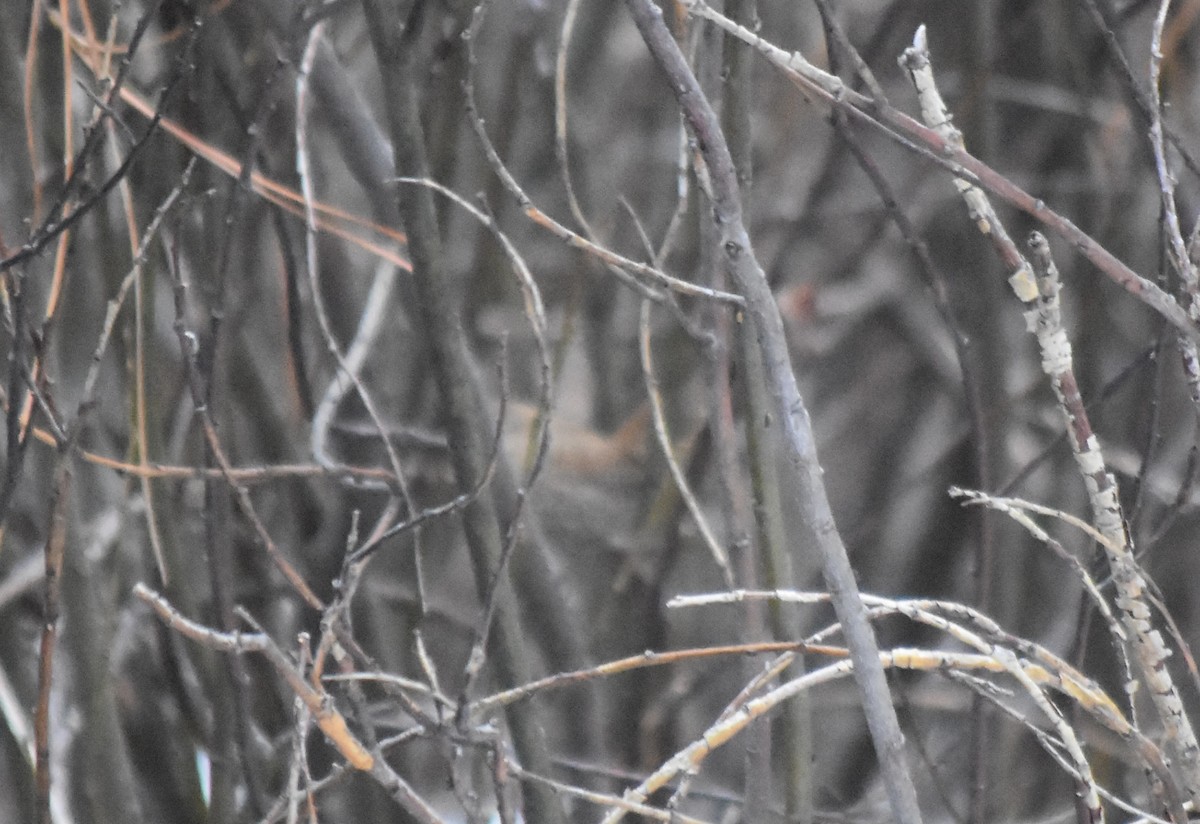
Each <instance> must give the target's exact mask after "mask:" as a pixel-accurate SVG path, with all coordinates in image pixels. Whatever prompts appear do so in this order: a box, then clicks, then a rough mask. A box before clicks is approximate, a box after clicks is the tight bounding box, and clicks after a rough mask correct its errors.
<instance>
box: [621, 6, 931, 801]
mask: <svg viewBox="0 0 1200 824" xmlns="http://www.w3.org/2000/svg"><path fill="white" fill-rule="evenodd" d="M627 6H628V8H629V10H630V12H631V13H632V15H633V18H634V21H635V22H636V24H637V27H638V31H639V32H640V33H641V35H642V39H643V40H644V41H645V42H646V45H647V46H648V47H649V49H650V52H651V54H652V55H653V57H654V59H655V61H656V62H657V63H658V65H659V68H660V69H661V70H662V72H663V74H664V75H665V76H666V79H667V81H668V82H669V84H670V86H671V90H672V92H674V94H675V96H676V98H677V100H678V101H679V105H680V107H681V108H682V110H683V113H684V116H685V117H686V118H687V121H688V124H689V126H690V127H691V129H692V132H693V133H694V135H695V137H696V140H697V145H698V147H699V149H700V152H701V153H702V155H703V157H704V161H705V164H706V165H707V168H708V173H709V179H710V181H711V183H712V192H713V201H712V208H713V220H714V222H715V224H716V226H717V229H718V231H719V232H720V239H721V249H722V251H723V254H724V265H725V267H726V270H727V271H728V273H729V275H730V277H731V278H732V280H733V282H734V283H735V284H736V285H737V287H738V289H739V290H740V291H741V292H742V294H743V296H744V298H745V300H746V309H747V311H748V312H749V314H750V317H751V319H752V320H753V322H754V326H755V330H756V333H757V335H758V343H759V349H760V353H761V356H762V358H763V360H764V363H765V366H766V374H767V385H768V386H769V387H770V390H771V394H772V396H773V401H774V406H775V413H776V414H777V415H778V416H779V420H780V423H781V425H782V431H783V439H784V447H785V450H786V456H787V462H786V466H787V469H788V478H787V481H788V485H789V487H790V489H789V491H790V492H791V498H792V499H791V500H790V501H789V503H790V504H792V505H793V506H795V508H796V511H797V513H798V514H799V516H800V518H799V520H800V525H801V534H800V535H798V536H797V539H798V541H799V542H800V543H802V544H804V545H807V546H812V547H815V548H816V550H817V551H818V552H819V553H820V555H821V560H822V563H823V565H824V571H825V580H826V584H827V585H828V586H829V589H830V591H831V593H832V596H833V602H834V608H835V610H836V612H837V615H838V618H839V620H840V621H841V623H842V626H843V629H844V632H845V635H846V642H847V646H848V647H849V649H850V654H851V658H852V660H853V662H854V676H855V680H856V681H857V682H858V686H859V689H860V691H861V694H862V698H863V709H864V711H865V713H866V717H867V725H868V727H869V728H870V731H871V738H872V741H873V742H874V744H875V750H876V753H877V754H878V757H879V761H880V766H881V769H882V773H883V778H884V783H885V785H886V787H887V792H888V799H889V801H890V802H891V806H892V813H893V815H894V816H895V817H896V820H897V821H899V822H901V824H917V822H920V821H921V813H920V809H919V807H918V806H917V792H916V788H915V787H914V786H913V783H912V778H911V776H910V775H909V770H908V764H907V763H906V762H905V755H904V736H903V734H902V733H901V732H900V724H899V721H898V720H897V718H896V710H895V708H894V707H893V706H892V703H891V695H890V694H889V691H888V686H887V680H886V677H885V675H884V671H883V666H882V664H881V663H880V660H879V647H878V644H877V643H876V640H875V635H874V632H873V631H872V629H871V627H870V624H869V623H868V621H867V615H866V610H865V608H864V607H863V604H862V598H861V596H860V595H859V591H858V584H857V583H856V582H855V580H854V572H853V570H852V569H851V567H850V559H849V558H848V556H847V555H846V547H845V545H844V544H843V543H842V539H841V535H840V534H839V533H838V529H837V525H836V523H835V522H834V520H833V512H832V510H831V509H830V506H829V499H828V497H827V494H826V490H825V484H824V481H823V479H822V471H821V465H820V462H819V460H818V457H817V451H816V443H815V440H814V435H813V431H812V426H811V423H810V420H809V417H808V411H807V409H806V408H805V404H804V399H803V398H802V397H801V395H800V390H799V388H798V387H797V385H796V377H795V375H794V374H793V372H792V365H791V360H790V357H789V355H788V349H787V341H786V339H785V337H784V330H783V320H782V319H781V318H780V315H779V307H778V305H777V304H776V303H775V300H774V297H773V296H772V295H771V290H770V287H769V286H768V285H767V280H766V275H765V274H764V273H763V271H762V268H761V267H760V266H759V264H758V261H757V260H756V259H755V257H754V251H753V247H752V246H751V243H750V236H749V234H748V233H747V231H746V227H745V225H744V223H743V220H742V207H741V199H740V196H739V195H738V189H737V179H736V172H735V169H734V166H733V161H732V158H731V157H730V154H729V149H728V146H727V145H726V143H725V137H724V135H723V134H722V132H721V129H720V126H719V124H718V121H717V117H716V113H715V112H714V111H713V110H712V107H711V106H710V105H709V103H708V101H707V99H706V98H705V96H704V93H703V92H702V90H701V89H700V87H699V85H698V84H697V83H696V79H695V77H694V76H693V75H692V73H691V70H690V69H689V68H688V66H687V61H686V59H685V58H684V56H683V53H682V52H681V51H680V50H679V47H678V45H677V44H676V43H675V41H674V39H673V38H672V37H671V35H670V32H669V31H668V30H667V27H666V25H665V24H664V22H663V19H662V12H661V10H660V9H658V7H657V6H655V5H653V4H652V3H650V2H649V0H627Z"/></svg>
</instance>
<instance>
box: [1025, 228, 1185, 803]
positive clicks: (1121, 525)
mask: <svg viewBox="0 0 1200 824" xmlns="http://www.w3.org/2000/svg"><path fill="white" fill-rule="evenodd" d="M1029 251H1030V258H1031V261H1032V263H1033V268H1034V271H1035V272H1036V273H1037V283H1038V294H1037V298H1036V301H1034V302H1027V303H1030V304H1031V308H1030V309H1029V310H1028V311H1027V312H1026V320H1027V323H1028V324H1029V327H1030V329H1031V330H1032V331H1033V332H1034V333H1035V334H1036V336H1037V339H1038V345H1039V346H1040V347H1041V350H1042V370H1043V371H1044V372H1045V373H1046V376H1047V377H1048V378H1050V384H1051V386H1052V387H1053V388H1054V396H1055V397H1056V398H1057V399H1058V404H1059V407H1060V409H1061V410H1062V413H1063V416H1064V417H1065V419H1066V423H1067V430H1068V433H1069V435H1070V438H1069V440H1070V442H1071V451H1072V453H1073V454H1074V455H1075V463H1076V464H1077V465H1078V467H1079V472H1080V474H1081V475H1082V476H1083V481H1084V485H1085V486H1086V487H1087V492H1088V501H1089V502H1090V504H1091V509H1092V521H1093V523H1094V524H1095V527H1096V529H1097V530H1098V531H1099V532H1100V534H1101V536H1102V537H1103V540H1102V541H1101V542H1100V544H1101V546H1102V547H1103V548H1104V550H1105V554H1106V556H1107V557H1108V563H1109V567H1110V568H1111V569H1112V574H1113V581H1114V582H1115V584H1116V587H1117V606H1118V608H1119V609H1120V615H1121V622H1122V624H1123V625H1124V627H1125V631H1126V633H1128V635H1129V637H1130V638H1131V639H1133V641H1132V643H1133V649H1134V655H1135V658H1136V660H1137V663H1138V668H1139V670H1140V671H1141V676H1142V678H1143V679H1144V680H1145V683H1146V686H1147V687H1148V688H1149V690H1150V699H1151V701H1152V702H1153V703H1154V707H1155V709H1156V710H1157V711H1158V715H1159V718H1160V719H1161V721H1162V723H1163V726H1164V727H1165V728H1166V736H1165V737H1166V741H1167V749H1168V751H1169V752H1170V753H1171V755H1172V760H1173V762H1174V764H1175V766H1176V769H1177V770H1178V771H1179V773H1180V775H1181V778H1182V780H1181V784H1182V786H1183V788H1184V790H1185V791H1186V792H1187V793H1188V795H1189V796H1190V797H1191V799H1192V800H1193V802H1194V803H1195V802H1197V801H1200V745H1198V744H1197V741H1196V734H1195V732H1194V731H1193V729H1192V725H1191V721H1190V720H1189V719H1188V717H1187V715H1186V713H1185V712H1184V707H1183V702H1182V701H1181V700H1180V697H1179V693H1178V691H1177V690H1176V687H1175V683H1174V681H1173V680H1172V678H1171V673H1170V671H1169V669H1168V668H1167V658H1168V657H1170V655H1171V652H1170V650H1168V649H1167V648H1166V645H1165V643H1164V642H1163V637H1162V633H1161V632H1160V631H1159V630H1157V629H1155V628H1154V627H1153V625H1152V623H1151V620H1150V619H1151V611H1150V606H1149V604H1148V594H1147V589H1148V584H1147V581H1146V580H1145V577H1144V576H1143V574H1142V571H1141V569H1140V568H1139V567H1138V565H1137V561H1136V560H1135V557H1134V548H1133V542H1132V537H1131V536H1130V534H1129V531H1128V529H1126V527H1125V516H1124V513H1123V512H1122V509H1121V502H1120V499H1119V498H1118V489H1117V482H1116V479H1115V478H1114V477H1113V475H1112V473H1111V472H1109V471H1108V469H1107V467H1106V465H1105V462H1104V455H1103V453H1102V452H1101V451H1100V444H1099V442H1098V441H1097V440H1096V436H1095V433H1094V432H1093V431H1092V428H1091V422H1090V421H1089V419H1088V414H1087V411H1086V410H1085V409H1084V408H1083V398H1082V397H1081V396H1080V394H1079V385H1078V383H1077V382H1076V380H1075V371H1074V366H1073V365H1072V356H1071V343H1070V341H1069V340H1068V339H1067V333H1066V330H1065V329H1064V328H1063V326H1062V312H1061V307H1060V302H1059V291H1060V290H1061V288H1062V287H1061V284H1060V282H1059V279H1058V269H1057V267H1055V265H1054V260H1053V259H1052V258H1051V256H1050V245H1049V244H1048V243H1047V242H1046V238H1045V237H1043V236H1042V235H1041V234H1040V233H1039V232H1033V233H1032V234H1031V235H1030V237H1029Z"/></svg>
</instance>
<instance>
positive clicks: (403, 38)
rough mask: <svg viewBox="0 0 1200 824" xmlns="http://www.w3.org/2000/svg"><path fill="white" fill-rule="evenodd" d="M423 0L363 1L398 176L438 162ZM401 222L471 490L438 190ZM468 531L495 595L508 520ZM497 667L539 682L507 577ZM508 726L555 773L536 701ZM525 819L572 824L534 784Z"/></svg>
mask: <svg viewBox="0 0 1200 824" xmlns="http://www.w3.org/2000/svg"><path fill="white" fill-rule="evenodd" d="M422 5H423V4H422V2H421V0H418V2H417V3H416V5H415V6H414V9H413V10H414V15H413V17H412V19H410V20H409V23H408V25H409V28H407V29H405V30H401V24H400V21H401V20H403V19H404V15H403V14H401V8H402V6H401V4H399V3H397V2H386V3H385V2H384V0H363V10H364V12H365V14H366V17H367V23H368V26H369V30H370V33H371V39H372V45H373V46H374V50H375V56H376V59H377V61H378V65H379V72H380V74H381V76H382V80H383V89H384V95H385V98H386V99H385V107H386V111H387V118H388V124H389V127H390V128H389V131H390V134H391V138H392V146H393V151H394V156H395V162H396V171H397V173H398V174H401V175H404V176H407V177H415V178H422V179H424V178H428V177H429V164H428V160H427V157H426V152H425V138H424V135H423V134H422V130H421V112H420V107H419V106H418V105H417V96H416V92H417V90H416V85H415V79H414V78H415V76H416V73H417V70H418V66H419V63H418V62H417V61H416V55H415V53H414V50H415V48H416V42H415V39H416V32H415V31H413V30H412V27H413V26H414V25H415V24H417V23H418V19H417V18H419V16H420V10H421V7H422ZM399 207H400V213H401V218H402V219H403V221H404V225H405V229H406V230H407V231H408V237H409V247H408V248H409V254H410V256H411V259H412V264H413V279H414V282H415V287H416V292H417V297H418V300H419V302H420V314H421V320H422V322H423V324H424V328H425V330H426V332H427V334H428V335H429V337H430V338H431V354H432V360H433V371H434V374H435V376H436V380H437V383H438V387H439V389H440V390H441V395H442V398H443V399H444V401H445V406H446V417H447V434H448V441H449V444H450V449H451V460H452V462H453V466H454V473H455V476H456V479H457V482H458V485H459V488H460V489H461V490H462V491H464V492H465V491H467V490H469V489H472V488H473V487H474V486H475V485H476V482H477V480H478V479H479V478H480V477H482V476H483V475H484V474H485V472H486V469H487V464H488V460H489V457H488V448H487V443H486V433H487V432H488V429H489V428H488V427H487V426H486V425H484V423H483V421H484V420H485V416H484V413H483V402H482V398H481V397H480V390H479V386H478V383H477V380H476V376H475V374H474V371H473V368H472V365H471V362H470V356H469V354H468V351H467V341H466V338H465V335H464V333H463V329H462V324H461V319H460V316H459V313H458V311H457V310H456V309H455V307H454V306H453V305H452V304H451V302H450V295H449V293H448V290H447V289H446V288H445V283H446V270H445V261H444V258H443V255H442V250H441V240H440V235H439V229H438V223H437V214H436V211H435V209H434V203H433V196H432V193H431V192H430V191H428V190H426V189H424V188H418V189H415V190H412V191H409V192H405V193H404V195H403V196H402V197H401V198H400V201H399ZM463 527H464V532H465V533H466V538H467V544H468V547H469V549H470V553H471V559H472V566H473V571H474V575H475V580H476V587H477V589H478V590H479V592H480V595H481V596H486V595H487V593H488V591H489V588H490V587H491V584H492V580H491V579H492V575H493V572H494V571H495V570H498V569H499V568H500V560H501V555H502V552H503V541H502V535H501V529H500V523H499V518H498V517H497V513H496V507H495V504H494V502H493V501H492V499H491V498H490V497H489V496H487V495H483V496H479V497H478V498H475V499H474V500H472V502H471V503H470V504H469V505H468V506H467V507H466V508H465V509H464V511H463ZM496 583H497V585H498V587H499V590H498V592H497V593H496V595H495V599H496V600H495V625H494V629H493V632H492V638H493V641H494V643H493V644H492V649H493V651H494V655H493V662H494V663H495V664H496V667H497V669H498V671H499V677H500V680H501V681H502V682H504V683H505V684H508V685H513V684H519V683H523V682H525V681H529V680H532V676H533V672H534V668H533V662H532V661H531V660H530V650H529V649H528V639H527V638H526V637H525V634H524V632H523V630H522V628H521V624H520V619H519V616H518V613H517V609H516V606H517V605H516V603H515V600H514V597H513V592H512V587H511V583H510V582H509V580H508V576H507V575H505V574H502V575H501V576H500V577H499V580H498V581H497V582H496ZM508 720H509V723H510V725H511V727H512V732H513V738H514V743H515V745H516V749H517V753H518V755H519V757H520V758H521V760H522V762H523V763H524V764H526V765H527V766H528V767H529V768H530V769H531V770H533V771H535V772H538V773H549V771H550V759H549V752H548V748H547V744H546V738H545V731H544V730H543V729H542V727H541V725H540V724H539V722H538V719H537V708H536V707H535V706H534V705H532V704H530V705H527V706H524V707H519V708H510V710H509V712H508ZM526 803H527V811H526V816H527V818H528V819H529V820H531V821H539V822H547V824H556V822H562V821H563V810H562V807H561V805H560V803H559V801H558V799H557V798H556V797H555V796H554V794H553V793H552V792H550V791H549V790H546V789H545V788H541V787H531V788H530V790H529V792H528V794H527V797H526Z"/></svg>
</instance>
